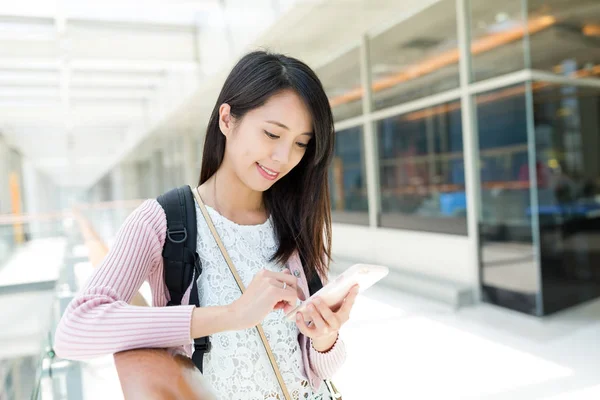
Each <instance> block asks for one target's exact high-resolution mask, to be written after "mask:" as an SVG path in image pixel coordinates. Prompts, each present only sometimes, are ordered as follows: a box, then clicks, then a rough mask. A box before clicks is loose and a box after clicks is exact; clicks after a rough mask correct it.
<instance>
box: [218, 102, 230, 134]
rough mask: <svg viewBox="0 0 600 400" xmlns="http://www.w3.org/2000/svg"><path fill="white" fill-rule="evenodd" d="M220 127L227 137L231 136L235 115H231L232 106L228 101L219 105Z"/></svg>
mask: <svg viewBox="0 0 600 400" xmlns="http://www.w3.org/2000/svg"><path fill="white" fill-rule="evenodd" d="M219 128H220V129H221V133H223V135H225V137H229V135H230V133H231V132H232V131H233V117H232V116H231V106H230V105H229V104H227V103H223V104H221V107H219Z"/></svg>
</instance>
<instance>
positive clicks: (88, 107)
mask: <svg viewBox="0 0 600 400" xmlns="http://www.w3.org/2000/svg"><path fill="white" fill-rule="evenodd" d="M293 3H294V2H293V1H289V0H288V1H286V0H281V1H272V0H256V1H253V2H252V7H249V6H248V5H247V4H248V3H247V2H245V1H244V0H228V1H225V2H223V1H219V0H204V1H173V0H171V1H168V0H163V1H157V0H154V1H151V0H149V1H144V2H143V3H142V2H140V1H134V0H121V1H119V2H117V1H110V0H109V1H103V2H93V1H81V0H79V1H75V0H71V1H69V0H62V1H56V2H51V1H45V0H35V1H34V0H29V1H27V0H24V1H20V2H12V3H11V4H8V2H2V4H0V49H2V51H1V52H0V135H3V136H4V137H5V138H6V139H7V141H8V142H9V143H10V144H11V145H12V146H14V147H15V148H17V149H18V151H19V152H20V153H21V154H23V156H24V157H26V158H28V159H30V160H31V161H32V162H33V164H34V166H35V167H36V168H37V169H38V170H40V171H43V172H44V173H46V174H47V176H49V177H50V178H51V179H52V180H54V181H55V183H56V184H58V185H59V186H63V187H87V186H89V185H91V184H92V183H94V182H95V181H97V180H98V179H99V178H100V177H101V176H102V175H104V174H105V173H106V172H107V170H109V169H110V168H111V167H112V166H113V165H115V164H116V163H117V162H119V160H120V159H122V158H123V157H124V156H125V155H126V154H127V153H129V152H130V151H131V150H132V149H134V148H135V147H136V146H137V145H138V144H139V142H140V141H141V140H142V139H143V138H144V137H145V136H147V134H148V133H149V132H151V131H152V129H153V127H154V126H156V125H157V124H159V123H160V122H161V121H163V120H164V119H165V118H166V117H167V116H168V115H170V114H172V113H173V111H174V110H176V109H177V108H178V107H179V106H180V105H181V104H183V103H184V102H185V100H186V99H187V98H188V97H189V96H190V95H192V94H193V93H194V92H195V91H197V89H198V88H199V87H200V86H201V84H202V83H203V82H205V81H206V77H207V76H210V75H212V74H214V72H215V71H217V70H218V69H219V67H220V65H221V64H222V63H223V62H224V61H225V60H227V59H229V58H230V57H232V56H233V55H234V54H236V53H237V52H239V48H241V47H242V46H244V45H246V44H247V42H249V41H250V40H252V38H253V37H255V36H256V35H258V34H259V33H260V32H262V31H263V30H264V29H266V28H267V27H268V26H269V25H270V24H271V23H272V22H273V21H274V20H275V19H276V18H277V17H278V16H279V15H280V14H281V13H284V12H286V11H287V10H288V9H289V8H290V7H291V6H292V4H293ZM142 4H143V7H142ZM224 4H225V5H224Z"/></svg>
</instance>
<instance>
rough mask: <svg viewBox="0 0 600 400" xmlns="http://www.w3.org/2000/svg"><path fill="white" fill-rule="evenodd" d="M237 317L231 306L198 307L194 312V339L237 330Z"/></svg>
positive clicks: (192, 330) (192, 332)
mask: <svg viewBox="0 0 600 400" xmlns="http://www.w3.org/2000/svg"><path fill="white" fill-rule="evenodd" d="M236 322H237V320H236V316H235V315H234V311H233V309H231V308H230V307H229V306H215V307H196V308H194V311H193V312H192V324H191V325H192V326H191V336H192V339H195V338H200V337H204V336H210V335H213V334H215V333H219V332H225V331H231V330H235V329H236V326H235V324H236Z"/></svg>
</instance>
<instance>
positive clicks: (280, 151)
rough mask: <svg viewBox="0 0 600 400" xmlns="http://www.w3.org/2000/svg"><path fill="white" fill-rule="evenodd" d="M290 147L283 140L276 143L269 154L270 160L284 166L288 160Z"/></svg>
mask: <svg viewBox="0 0 600 400" xmlns="http://www.w3.org/2000/svg"><path fill="white" fill-rule="evenodd" d="M290 152H291V146H290V145H289V144H288V143H284V141H283V140H281V141H280V143H277V145H276V146H275V148H274V149H273V154H271V159H272V160H273V161H275V162H277V163H279V164H281V165H286V164H287V163H288V162H289V160H290Z"/></svg>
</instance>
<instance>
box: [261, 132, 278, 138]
mask: <svg viewBox="0 0 600 400" xmlns="http://www.w3.org/2000/svg"><path fill="white" fill-rule="evenodd" d="M264 132H265V135H267V137H268V138H269V139H279V136H277V135H273V134H272V133H270V132H267V131H264Z"/></svg>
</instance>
